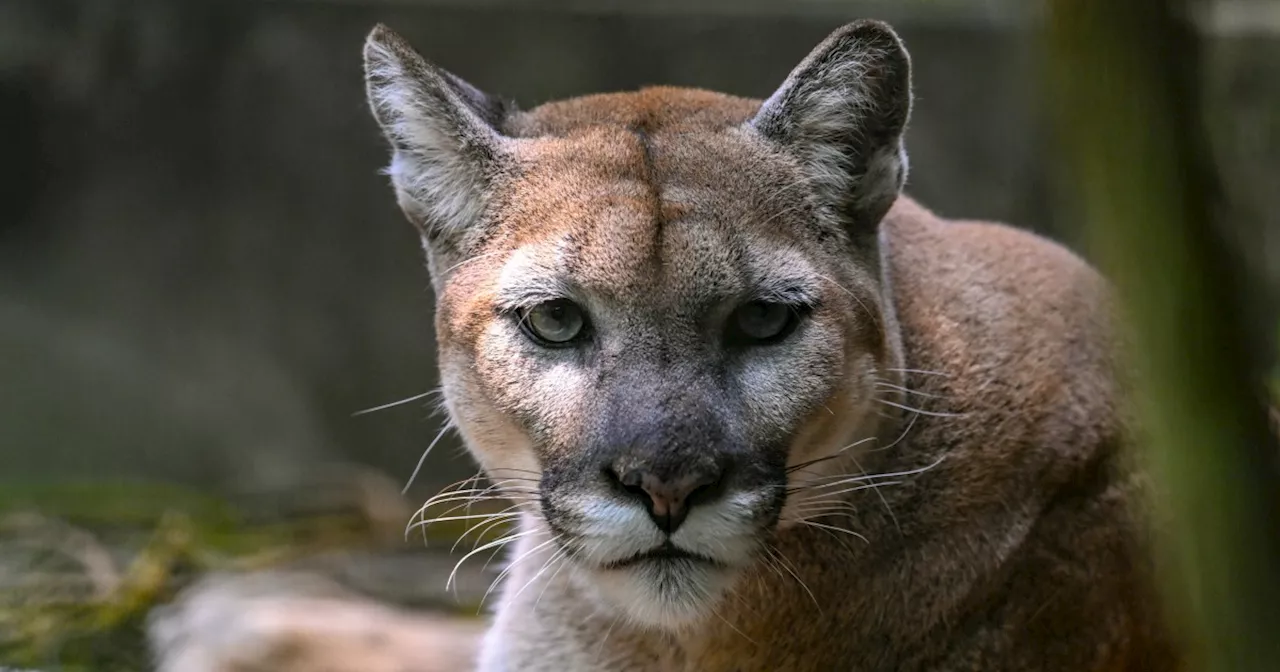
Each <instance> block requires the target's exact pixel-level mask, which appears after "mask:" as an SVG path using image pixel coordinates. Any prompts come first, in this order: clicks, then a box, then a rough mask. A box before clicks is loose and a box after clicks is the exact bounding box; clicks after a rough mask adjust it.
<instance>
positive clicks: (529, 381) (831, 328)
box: [365, 22, 910, 627]
mask: <svg viewBox="0 0 1280 672" xmlns="http://www.w3.org/2000/svg"><path fill="white" fill-rule="evenodd" d="M365 57H366V73H367V78H368V85H369V99H370V103H371V107H372V108H373V111H374V114H375V116H376V117H377V119H378V121H379V122H380V124H381V125H382V128H383V130H384V132H385V134H386V137H387V138H388V140H389V141H390V143H391V145H392V148H393V150H394V151H393V159H392V163H391V168H390V169H389V171H388V172H389V174H390V176H391V178H392V181H393V184H394V186H395V189H396V194H397V197H398V199H399V203H400V205H401V207H402V209H403V210H404V211H405V213H406V215H407V216H408V217H409V219H410V220H411V221H412V222H413V223H414V224H415V225H416V226H417V227H418V228H419V230H420V232H421V234H422V236H423V240H424V247H425V249H426V252H427V259H428V262H429V266H430V268H431V274H432V280H433V284H434V287H435V291H436V298H437V302H436V311H437V313H436V330H437V338H438V342H439V344H440V345H439V347H440V353H439V355H440V368H441V374H442V381H443V387H444V392H445V400H446V405H447V407H448V409H449V412H450V414H451V417H452V420H453V421H454V423H455V424H456V426H457V427H458V429H459V431H460V432H461V433H462V435H463V437H464V439H465V441H466V444H467V446H468V447H469V449H470V451H471V452H472V454H473V455H474V456H475V457H476V459H477V460H478V461H479V462H480V464H481V465H482V467H483V468H484V469H485V470H486V472H487V473H488V475H489V476H490V477H491V479H492V480H493V481H494V482H495V483H496V484H498V486H499V487H501V488H504V489H505V490H506V492H508V493H509V494H510V496H511V498H512V499H513V500H514V501H516V502H517V503H519V504H520V505H521V506H523V507H524V508H525V511H526V515H525V521H524V523H523V524H524V527H525V531H526V532H527V533H529V534H530V535H535V534H538V535H543V536H542V537H541V538H543V539H545V543H547V544H548V547H549V548H551V549H554V551H555V552H557V553H561V554H562V555H563V556H564V557H566V558H567V559H568V562H570V563H571V564H572V566H573V567H574V570H575V571H573V572H571V574H572V575H573V576H574V577H575V579H574V580H575V581H577V582H578V583H579V584H581V586H582V588H583V590H584V592H585V593H586V594H589V595H591V596H593V597H595V598H598V599H599V600H600V601H601V602H602V603H603V604H605V605H607V606H609V607H611V608H613V609H614V610H616V611H617V612H618V613H620V614H622V615H625V616H628V617H630V618H631V619H633V620H635V621H638V622H641V623H645V624H651V625H655V626H662V627H670V626H672V625H679V624H680V623H684V622H688V621H689V620H691V619H695V618H697V617H699V616H700V615H702V614H703V613H705V612H706V611H707V609H708V608H710V607H711V606H712V605H714V603H715V600H716V599H717V597H718V596H719V595H720V594H721V593H722V592H723V591H724V590H725V589H726V588H727V587H728V586H730V585H731V583H732V579H733V578H734V577H735V576H736V575H737V574H738V573H739V572H741V571H742V570H744V569H746V568H748V567H749V566H751V565H752V563H754V562H757V561H758V558H759V557H760V554H761V553H762V552H763V551H764V549H765V548H766V546H767V544H768V543H769V540H770V537H771V535H773V534H775V533H776V532H777V531H778V529H779V528H780V527H785V524H786V523H785V521H786V518H787V516H786V511H787V507H788V504H789V500H788V493H789V490H790V489H791V488H794V487H796V486H797V484H798V483H802V482H804V480H805V479H806V478H811V477H813V476H814V475H821V474H822V473H824V470H825V469H827V468H828V465H831V464H833V463H834V462H836V461H839V460H836V459H835V458H837V457H840V456H841V454H842V453H841V451H842V450H844V449H847V444H848V442H849V441H848V440H849V437H851V436H871V435H874V432H875V425H876V419H877V417H878V416H877V414H876V413H875V412H874V410H872V406H873V405H872V401H873V399H874V398H875V394H876V387H875V386H876V382H877V380H878V379H883V378H885V377H887V373H886V372H887V371H888V370H889V369H890V368H891V367H892V366H894V364H893V362H894V360H893V357H894V347H893V344H892V343H889V342H887V339H886V337H885V333H886V332H885V328H884V325H885V321H886V320H888V319H892V315H891V311H890V310H889V309H887V308H886V306H885V305H884V304H883V302H882V301H881V296H882V287H881V277H880V271H879V251H878V248H877V238H876V224H877V223H878V221H879V219H880V218H881V217H882V216H883V214H884V212H885V211H886V210H887V209H888V207H889V206H890V204H892V202H893V200H894V199H895V198H896V196H897V193H898V191H899V189H900V187H901V184H902V181H903V179H904V176H905V171H906V165H905V156H904V154H903V152H902V147H901V134H902V131H903V127H904V126H905V123H906V120H907V116H908V113H909V109H910V86H909V74H908V70H909V66H908V60H907V56H906V53H905V51H903V49H902V47H901V45H900V43H899V41H898V40H897V38H896V36H894V34H893V33H892V32H891V31H890V30H889V29H888V28H887V27H886V26H884V25H883V24H879V23H873V22H863V23H858V24H853V25H851V26H849V27H847V28H846V29H843V30H842V31H839V32H837V33H836V34H834V35H832V36H831V37H830V38H829V39H828V40H827V41H826V42H824V43H823V44H822V45H820V46H819V47H818V48H817V49H816V50H815V51H814V53H813V54H811V55H810V56H809V57H808V58H807V59H806V60H805V61H804V62H802V63H801V64H800V65H799V66H798V67H797V68H796V70H795V71H794V72H793V73H792V75H791V76H790V77H789V78H788V80H787V81H786V82H785V83H784V84H783V85H782V87H781V88H780V89H779V90H778V92H777V93H775V94H774V96H773V97H771V98H770V99H769V100H768V101H766V102H765V103H764V104H763V105H759V104H756V103H751V102H749V101H745V100H742V101H737V100H736V99H728V98H726V97H724V96H720V95H719V94H712V93H707V92H697V91H682V90H676V89H647V90H643V91H640V92H637V93H629V94H608V95H599V96H591V97H587V98H580V99H575V100H570V101H563V102H557V103H549V104H547V105H544V106H542V107H539V108H536V109H534V110H532V111H528V112H521V111H518V110H516V109H515V108H514V107H513V106H512V105H510V104H508V103H504V102H502V101H499V100H497V99H494V98H492V97H490V96H488V95H486V94H483V93H481V92H480V91H478V90H476V89H475V88H473V87H471V86H470V85H468V84H466V83H465V82H463V81H462V80H460V79H459V78H457V77H456V76H454V75H452V74H450V73H447V72H445V71H443V70H441V69H439V68H437V67H435V66H433V65H431V64H429V63H427V62H426V61H424V60H423V59H422V58H421V57H420V56H419V55H418V54H417V53H416V52H415V51H414V50H413V49H412V48H411V47H410V46H408V44H407V43H405V42H404V41H403V40H402V39H400V38H399V37H397V36H395V35H394V34H392V33H391V32H390V31H389V30H387V29H385V28H382V27H379V28H378V29H376V30H375V31H374V32H373V34H371V35H370V38H369V41H368V43H367V45H366V51H365ZM712 99H714V100H716V101H718V102H720V103H721V104H720V105H719V106H718V107H717V108H715V111H712V109H713V108H711V107H710V106H707V105H705V103H706V102H707V101H708V100H712ZM725 101H732V102H735V103H736V104H735V105H732V106H725V105H724V104H723V103H724V102H725ZM726 109H731V110H735V111H734V112H732V113H726V112H725V110H726ZM530 547H532V545H531V546H530Z"/></svg>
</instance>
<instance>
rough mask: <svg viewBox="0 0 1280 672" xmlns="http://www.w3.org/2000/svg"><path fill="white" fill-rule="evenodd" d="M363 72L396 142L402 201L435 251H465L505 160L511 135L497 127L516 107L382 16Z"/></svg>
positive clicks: (395, 176)
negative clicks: (447, 66)
mask: <svg viewBox="0 0 1280 672" xmlns="http://www.w3.org/2000/svg"><path fill="white" fill-rule="evenodd" d="M364 73H365V85H366V90H367V95H368V101H369V107H370V108H371V109H372V111H373V116H374V118H376V119H377V120H378V124H379V125H380V126H381V127H382V132H383V134H384V135H385V136H386V138H387V140H388V141H389V142H390V143H391V148H392V158H391V165H390V167H389V168H388V169H387V171H386V172H387V174H388V175H390V176H391V182H392V185H393V186H394V187H395V192H396V199H397V201H398V202H399V204H400V208H401V209H402V210H403V211H404V213H405V216H407V217H408V218H409V221H411V222H413V224H414V225H415V226H417V227H418V229H419V230H420V231H421V233H422V236H423V238H424V241H425V242H426V244H427V247H428V250H429V251H431V250H438V251H442V252H443V251H448V252H455V253H465V252H466V250H467V248H468V247H469V242H470V241H471V240H474V238H475V237H476V236H478V235H479V233H480V232H479V231H477V230H476V229H477V227H476V224H477V222H478V220H479V219H480V218H481V217H482V215H483V213H484V210H485V207H486V205H487V201H488V195H489V193H490V187H491V185H492V183H493V180H494V178H495V176H497V175H498V174H499V173H500V172H501V171H502V168H503V165H504V159H505V154H506V152H507V148H508V146H509V143H510V142H511V140H510V139H508V138H506V137H505V136H503V135H502V134H501V133H500V132H499V131H498V128H499V126H500V125H501V123H502V120H503V119H504V118H505V117H506V115H507V114H508V113H510V111H511V109H510V107H509V106H508V105H507V104H506V103H504V102H502V101H500V100H498V99H496V98H494V97H491V96H489V95H487V94H485V93H483V92H481V91H479V90H477V89H476V88H475V87H473V86H471V85H470V84H468V83H466V82H464V81H463V80H462V79H460V78H458V77H457V76H455V75H453V74H451V73H449V72H446V71H445V70H443V69H441V68H439V67H437V66H435V65H434V64H432V63H429V62H427V60H426V59H424V58H423V57H422V56H421V55H420V54H418V52H417V51H415V50H414V48H413V47H412V46H410V45H409V43H408V42H406V41H405V40H404V38H402V37H400V36H399V35H397V34H396V33H394V32H393V31H392V30H391V29H389V28H387V27H386V26H384V25H382V24H378V25H377V26H376V27H375V28H374V29H373V31H372V32H370V33H369V37H368V39H367V40H366V41H365V46H364ZM441 247H444V248H446V249H439V248H441Z"/></svg>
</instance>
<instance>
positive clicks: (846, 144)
mask: <svg viewBox="0 0 1280 672" xmlns="http://www.w3.org/2000/svg"><path fill="white" fill-rule="evenodd" d="M910 115H911V60H910V57H909V56H908V55H907V51H906V49H905V48H904V47H903V45H902V41H901V40H900V39H898V36H897V34H896V33H894V31H893V29H892V28H890V27H889V26H888V25H887V24H884V23H881V22H879V21H857V22H854V23H851V24H848V25H846V26H844V27H843V28H840V29H839V30H837V31H835V32H834V33H832V34H831V35H830V36H829V37H828V38H827V39H826V40H824V41H823V42H822V44H819V45H818V47H817V48H816V49H814V50H813V52H812V53H810V54H809V55H808V56H807V57H806V58H805V59H804V60H803V61H802V62H801V63H800V65H798V66H796V68H795V69H794V70H792V71H791V74H790V76H788V77H787V80H786V81H785V82H783V84H782V86H781V87H780V88H779V89H778V90H777V91H776V92H774V94H773V95H772V96H770V97H769V99H768V100H766V101H765V102H764V104H763V105H762V106H761V107H760V110H759V112H757V113H756V116H755V117H754V118H753V119H751V120H750V121H749V122H748V124H749V125H750V126H751V127H752V128H753V129H754V130H755V131H756V132H758V133H759V134H760V135H762V136H764V137H765V138H766V139H767V140H769V141H771V142H773V143H775V144H776V145H777V146H778V147H779V148H781V149H782V150H783V151H785V152H788V153H790V154H791V155H792V156H794V157H796V158H797V159H799V160H800V162H801V164H802V165H803V166H804V169H805V171H806V172H807V173H808V174H807V178H808V179H809V180H810V181H811V183H812V184H813V188H814V189H815V190H816V193H817V195H818V197H819V199H820V200H821V202H822V205H823V206H824V207H829V208H831V210H832V211H834V213H835V215H836V216H837V217H839V218H840V219H841V220H842V222H843V223H844V224H845V225H846V227H848V230H849V232H850V235H851V236H852V237H853V238H854V239H855V240H857V239H862V238H865V237H866V236H868V235H871V236H874V235H875V231H876V228H877V225H878V224H879V222H880V220H881V218H883V217H884V215H885V213H886V212H888V210H889V206H891V205H893V202H894V200H895V199H897V197H898V194H899V193H900V192H901V190H902V185H903V183H904V182H905V181H906V175H907V155H906V151H905V150H904V149H903V145H902V135H903V132H904V130H905V129H906V125H907V120H908V118H909V117H910Z"/></svg>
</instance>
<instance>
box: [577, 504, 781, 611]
mask: <svg viewBox="0 0 1280 672" xmlns="http://www.w3.org/2000/svg"><path fill="white" fill-rule="evenodd" d="M764 501H765V494H764V493H760V492H740V493H735V494H733V495H731V496H729V497H726V498H725V499H723V500H720V501H718V502H714V503H711V504H708V505H705V506H702V507H697V508H695V509H694V510H693V511H692V512H690V514H689V517H688V519H687V520H685V522H684V524H683V525H681V526H680V529H679V530H677V531H676V533H675V534H674V535H672V537H671V539H670V541H671V542H672V543H674V544H675V545H676V546H677V547H679V548H681V549H684V550H685V551H689V552H690V553H694V554H697V555H701V556H703V557H707V558H713V559H714V560H715V561H716V562H717V563H719V564H720V565H722V566H717V565H712V564H709V563H705V562H699V561H695V560H673V561H656V560H655V561H645V562H640V563H635V564H629V565H626V566H624V567H619V568H616V569H604V568H603V567H604V566H606V565H609V564H611V563H614V562H618V561H621V560H626V559H628V558H630V557H633V556H635V555H637V554H639V553H643V552H645V551H649V550H653V549H654V548H657V547H658V546H661V545H662V544H663V543H664V542H666V541H667V538H666V535H664V534H663V533H662V532H661V531H659V530H658V528H657V526H655V525H654V524H653V522H652V521H651V520H649V516H648V514H646V513H645V512H644V509H642V508H641V507H640V506H638V505H635V504H631V503H621V502H616V501H612V500H609V499H607V498H596V497H585V498H584V499H583V500H582V501H581V502H580V503H579V506H578V513H579V515H580V516H581V519H582V523H581V524H580V525H579V527H578V529H576V530H573V532H574V533H575V535H576V536H578V537H579V541H580V546H579V549H580V553H579V555H578V558H579V562H581V564H582V565H583V567H582V569H583V570H585V571H582V572H574V575H575V576H576V577H577V580H578V582H579V583H580V584H581V587H582V588H584V589H585V590H586V591H587V592H588V593H589V594H594V595H596V596H597V597H598V598H599V599H600V601H601V603H602V604H601V605H600V606H602V607H604V608H607V609H609V610H610V611H612V612H614V613H618V614H620V615H622V616H624V617H625V618H628V619H629V620H631V621H633V622H634V623H636V624H637V625H643V626H646V627H656V628H663V629H679V628H682V627H685V626H687V625H690V624H691V623H693V622H696V621H698V620H699V619H703V618H708V617H710V611H711V610H712V609H713V608H714V606H715V603H716V602H717V601H718V600H719V599H720V598H721V597H722V596H723V594H724V592H725V590H726V589H727V588H728V587H729V585H730V584H731V583H732V581H733V578H734V576H735V574H736V571H737V570H738V569H740V568H742V567H744V566H746V565H748V564H749V563H750V562H751V559H752V558H753V556H754V554H755V552H756V550H757V549H758V547H759V541H758V536H757V535H758V530H756V529H755V527H754V525H753V523H752V520H753V518H754V511H755V509H756V508H758V506H759V505H760V504H761V503H762V502H764Z"/></svg>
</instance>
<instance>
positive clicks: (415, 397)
mask: <svg viewBox="0 0 1280 672" xmlns="http://www.w3.org/2000/svg"><path fill="white" fill-rule="evenodd" d="M443 393H444V390H443V389H441V388H438V387H437V388H436V389H434V390H427V391H426V392H423V393H422V394H415V395H413V396H412V397H408V398H405V399H401V400H400V401H393V402H391V403H389V404H382V405H381V406H374V407H373V408H366V409H364V410H363V411H356V412H355V413H352V414H351V417H353V418H354V417H356V416H360V415H365V414H366V413H374V412H376V411H382V410H386V409H388V408H395V407H396V406H401V405H403V404H408V403H412V402H415V401H417V400H419V399H425V398H427V397H430V396H434V395H437V394H443Z"/></svg>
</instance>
